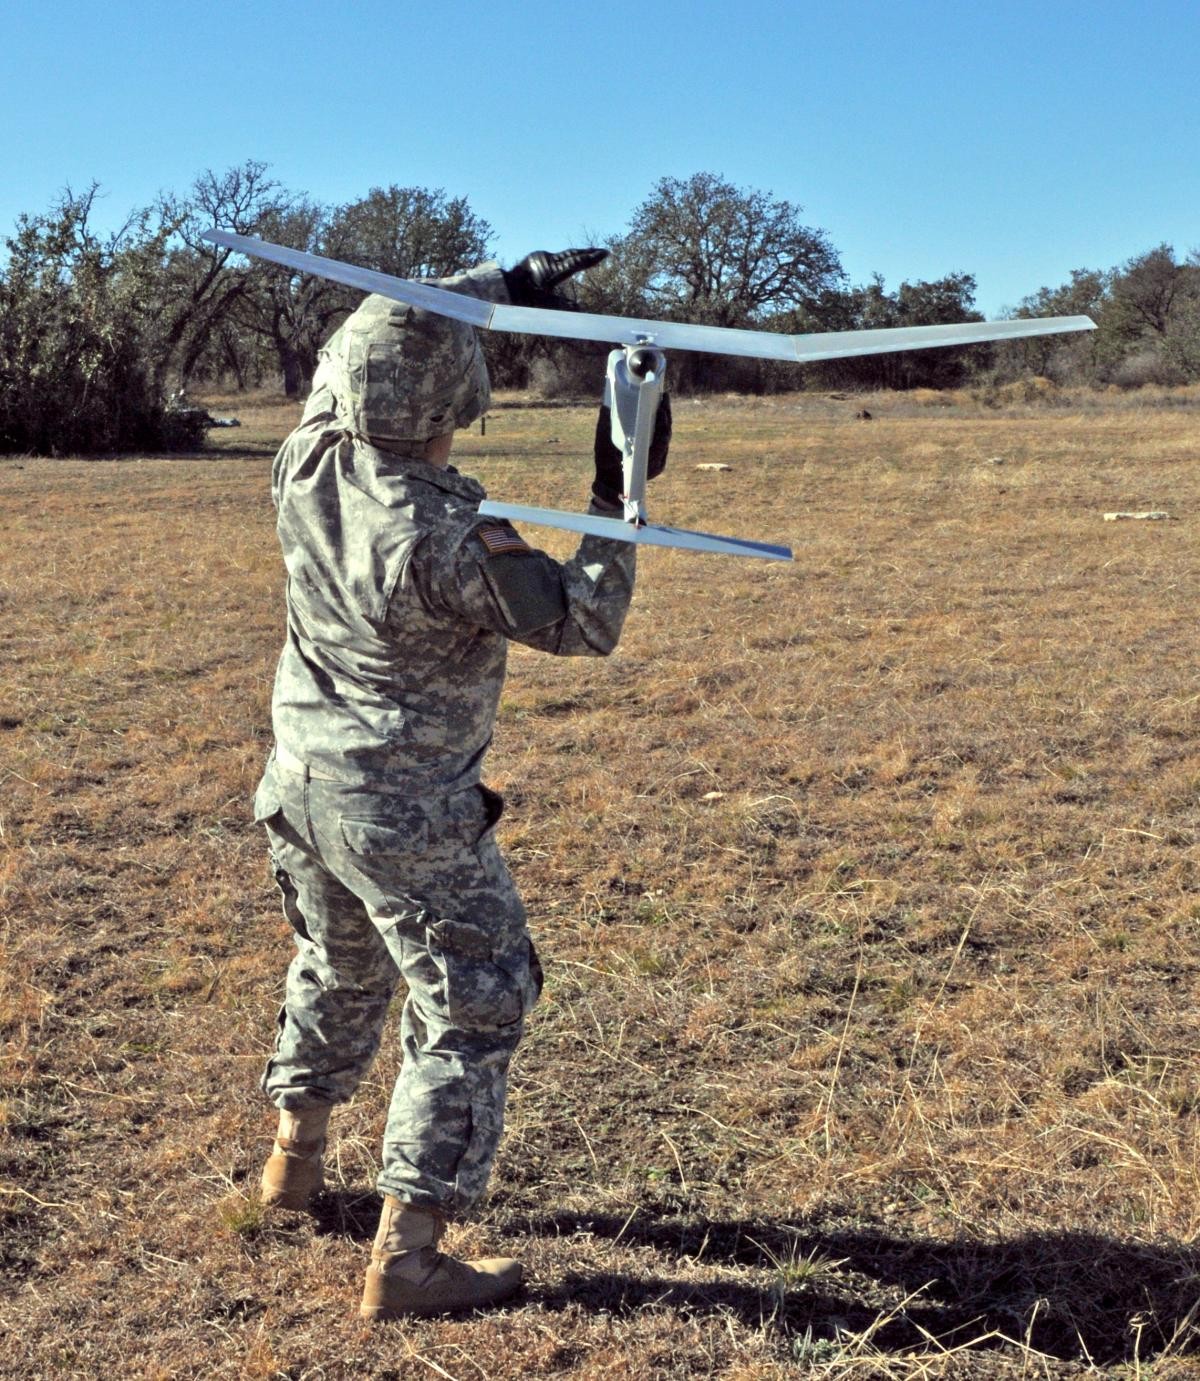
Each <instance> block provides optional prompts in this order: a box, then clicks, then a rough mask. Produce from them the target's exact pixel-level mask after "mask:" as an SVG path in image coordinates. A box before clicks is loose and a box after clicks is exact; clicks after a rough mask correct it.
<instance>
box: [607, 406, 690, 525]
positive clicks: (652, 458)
mask: <svg viewBox="0 0 1200 1381" xmlns="http://www.w3.org/2000/svg"><path fill="white" fill-rule="evenodd" d="M670 445H671V395H670V394H669V393H664V394H663V396H662V397H661V398H660V399H659V402H658V411H657V412H656V413H655V414H654V435H653V436H652V437H651V438H650V454H649V455H648V456H647V457H646V478H647V479H650V480H652V479H655V478H656V477H657V476H658V475H661V474H662V472H663V471H664V470H665V469H666V468H667V450H668V448H669V447H670ZM593 453H594V455H595V459H596V479H595V481H594V483H593V484H592V493H593V494H594V495H595V496H596V498H598V499H599V500H601V502H602V503H607V504H615V505H617V506H619V505H620V503H621V495H622V494H623V493H624V490H625V472H624V470H623V469H622V467H621V452H620V451H618V450H617V448H616V447H615V446H614V445H613V439H612V417H611V416H610V415H609V409H608V408H607V406H605V405H604V404H603V403H602V404H601V405H600V415H599V416H598V417H597V418H596V442H595V447H594V452H593Z"/></svg>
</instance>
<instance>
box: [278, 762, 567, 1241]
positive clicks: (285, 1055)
mask: <svg viewBox="0 0 1200 1381" xmlns="http://www.w3.org/2000/svg"><path fill="white" fill-rule="evenodd" d="M501 807H502V802H501V798H500V797H499V796H497V795H496V793H495V792H492V791H489V790H488V789H487V788H486V787H483V786H473V787H470V788H468V789H466V790H464V791H460V792H457V793H455V794H453V795H451V796H448V797H446V798H443V799H440V800H428V799H424V798H414V797H411V796H401V795H397V794H394V793H384V792H374V791H368V790H364V789H362V788H359V787H352V786H348V785H344V784H342V783H338V782H330V781H325V780H316V779H311V778H310V775H309V774H308V773H307V772H305V771H294V770H291V769H290V768H284V767H282V766H280V765H279V764H278V763H277V762H275V761H274V757H273V758H272V761H271V763H270V764H268V767H267V770H266V773H265V775H264V777H263V780H262V782H261V784H260V785H259V788H258V792H257V794H256V795H255V799H254V815H255V819H256V820H258V821H260V822H261V823H262V824H264V825H265V826H266V830H267V838H268V841H269V844H270V848H271V856H272V862H273V866H274V869H275V877H276V880H277V882H278V883H279V887H280V890H281V891H282V893H283V907H284V913H285V915H286V916H287V918H288V921H289V922H290V923H291V926H292V931H293V939H294V941H295V946H296V954H295V957H294V958H293V960H292V962H291V966H290V967H289V969H288V974H287V990H286V997H285V1001H284V1005H283V1007H282V1009H281V1010H280V1013H279V1030H278V1035H277V1038H276V1042H275V1052H274V1054H273V1055H272V1057H271V1059H270V1061H269V1062H268V1064H267V1068H266V1072H265V1074H264V1075H263V1081H262V1086H263V1090H264V1091H265V1093H266V1094H267V1096H268V1097H269V1098H270V1099H271V1101H272V1102H273V1103H274V1104H275V1105H276V1107H279V1108H286V1109H288V1110H290V1111H293V1112H295V1111H299V1110H300V1109H303V1108H309V1107H313V1106H316V1105H319V1104H322V1103H340V1102H344V1101H346V1100H347V1099H349V1098H350V1096H351V1095H352V1094H353V1093H354V1090H355V1089H356V1088H357V1086H358V1084H359V1081H360V1080H361V1079H362V1077H363V1075H364V1074H365V1073H366V1072H367V1069H368V1068H369V1066H370V1064H371V1061H372V1060H373V1059H374V1057H375V1053H376V1051H377V1050H378V1047H379V1041H380V1038H381V1035H382V1032H383V1026H384V1021H385V1018H386V1015H387V1009H388V1004H389V1002H390V1000H391V997H392V994H393V991H394V990H395V988H396V986H397V981H398V980H399V979H403V980H404V982H405V984H406V985H407V989H408V993H407V997H406V999H405V1002H404V1009H403V1013H402V1015H401V1021H400V1037H401V1047H402V1056H403V1057H402V1063H401V1068H400V1074H399V1077H398V1079H397V1081H396V1087H395V1091H394V1093H393V1095H392V1100H391V1106H390V1108H389V1111H388V1118H387V1126H386V1130H385V1132H384V1139H383V1169H382V1171H381V1173H380V1175H379V1179H378V1187H379V1190H380V1192H381V1193H384V1194H391V1195H393V1196H394V1197H395V1198H397V1199H400V1200H402V1201H404V1202H407V1203H411V1204H415V1205H417V1206H420V1207H424V1208H433V1209H438V1210H440V1211H441V1212H442V1213H444V1214H446V1215H448V1216H455V1215H461V1214H462V1213H464V1212H465V1211H466V1210H468V1209H469V1208H470V1207H471V1206H472V1205H473V1204H474V1203H475V1202H476V1200H478V1198H479V1197H480V1195H481V1194H482V1193H483V1191H484V1188H485V1187H486V1185H487V1180H488V1175H489V1173H490V1171H491V1167H492V1160H493V1158H494V1156H495V1153H496V1146H497V1144H498V1142H499V1140H500V1134H501V1131H502V1129H503V1125H504V1101H505V1094H506V1090H507V1072H508V1065H509V1061H510V1059H511V1057H512V1053H513V1051H514V1050H515V1049H516V1046H517V1043H518V1042H519V1041H520V1039H521V1035H522V1031H523V1027H524V1018H525V1015H526V1013H527V1012H528V1011H529V1009H530V1008H531V1007H532V1006H533V1003H534V1002H535V1001H536V999H537V995H538V993H539V992H540V990H541V969H540V967H539V965H538V962H537V955H536V953H535V952H534V949H533V945H532V943H531V942H530V939H529V933H528V931H527V929H526V924H525V908H524V907H523V905H522V903H521V899H520V897H519V896H518V894H517V890H516V887H515V886H514V885H513V881H512V878H511V877H510V876H509V873H508V869H507V868H506V867H505V865H504V861H503V859H502V858H501V857H500V852H499V850H498V848H497V847H496V842H495V838H494V836H493V832H492V831H493V828H494V826H495V824H496V821H497V819H498V818H499V815H500V810H501Z"/></svg>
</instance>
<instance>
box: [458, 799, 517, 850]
mask: <svg viewBox="0 0 1200 1381" xmlns="http://www.w3.org/2000/svg"><path fill="white" fill-rule="evenodd" d="M503 814H504V797H503V796H501V795H500V793H499V792H498V791H493V790H492V788H491V787H490V786H484V784H483V783H482V782H478V783H476V785H475V786H473V787H471V788H470V789H469V790H467V791H460V792H459V793H458V794H457V795H456V796H454V797H452V798H451V800H450V818H451V819H452V820H453V822H454V825H455V827H456V829H457V831H458V835H459V838H461V839H462V841H463V843H464V844H466V845H467V846H468V847H469V848H471V849H476V848H478V847H479V845H480V844H482V843H483V842H484V840H485V839H487V838H488V837H489V835H491V834H492V833H493V832H494V831H495V828H496V826H497V825H498V824H499V823H500V817H501V816H502V815H503Z"/></svg>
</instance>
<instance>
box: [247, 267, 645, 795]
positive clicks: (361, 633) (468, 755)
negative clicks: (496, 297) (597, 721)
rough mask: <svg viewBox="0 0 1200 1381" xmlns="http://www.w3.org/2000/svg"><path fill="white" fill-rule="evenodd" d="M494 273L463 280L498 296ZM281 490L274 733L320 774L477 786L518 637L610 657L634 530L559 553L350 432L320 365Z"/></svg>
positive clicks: (446, 475) (469, 486)
mask: <svg viewBox="0 0 1200 1381" xmlns="http://www.w3.org/2000/svg"><path fill="white" fill-rule="evenodd" d="M493 272H494V278H495V280H496V283H495V284H493V283H489V282H488V280H487V278H486V276H485V275H486V273H487V270H486V269H485V270H474V271H473V276H466V277H467V282H466V283H465V284H464V285H463V286H464V287H465V290H466V291H477V290H478V289H479V287H480V286H481V285H482V287H483V288H484V289H485V290H484V291H479V292H478V295H480V296H486V295H489V293H488V292H487V291H486V289H487V288H489V287H491V288H495V287H496V285H499V287H498V291H499V293H502V292H503V287H502V280H501V279H500V278H499V273H498V272H495V271H493ZM460 282H462V280H450V281H449V282H448V283H446V286H455V285H457V284H458V283H460ZM272 493H273V498H274V502H275V506H276V509H277V510H278V532H279V539H280V543H281V544H282V547H283V555H284V560H285V563H286V565H287V574H288V581H287V640H286V642H285V645H284V649H283V653H282V655H281V657H280V660H279V665H278V669H277V671H276V676H275V691H274V698H273V702H272V718H273V723H274V730H275V738H276V742H277V743H278V744H279V745H280V746H281V747H282V748H284V749H285V750H286V751H287V752H288V753H290V754H291V755H292V757H294V758H296V759H298V760H300V761H301V762H303V763H305V764H306V765H307V766H308V767H310V768H311V769H312V770H313V771H314V772H315V773H318V774H321V775H324V776H328V777H332V778H334V779H335V780H338V781H344V782H347V783H349V784H351V785H355V786H363V787H370V788H373V789H375V790H384V791H396V792H403V793H411V794H413V795H429V794H437V795H441V794H447V793H449V792H452V791H456V790H460V789H462V788H464V787H467V786H470V785H473V784H474V783H475V782H476V781H477V780H478V778H479V773H480V763H481V760H482V758H483V756H484V753H485V752H486V751H487V747H488V744H489V743H490V741H491V737H492V729H493V724H494V721H495V717H496V709H497V705H498V702H499V698H500V689H501V686H502V684H503V681H504V671H505V658H506V653H507V647H508V641H509V640H510V639H516V640H517V641H518V642H521V643H524V644H526V645H527V646H529V647H534V648H538V649H540V650H542V651H545V652H550V653H554V654H557V655H560V656H603V655H605V654H607V653H608V652H611V651H612V649H613V647H614V646H615V645H616V642H617V639H618V637H619V636H620V632H621V627H622V624H623V623H624V619H625V614H626V611H627V610H628V607H629V601H630V597H631V595H632V592H633V581H634V554H635V551H636V548H635V547H634V545H633V544H632V543H627V542H613V541H610V540H607V539H605V538H600V537H592V536H587V537H585V538H584V539H583V541H582V543H581V544H580V547H579V549H578V551H577V552H576V554H575V556H574V557H573V558H571V560H569V561H566V562H563V563H560V562H557V561H555V560H554V559H553V558H551V557H550V556H548V555H546V554H545V553H544V552H540V551H536V550H534V549H533V548H531V547H529V546H527V545H526V544H525V543H524V542H523V541H522V540H521V538H520V537H519V536H518V535H517V533H516V532H515V530H514V529H513V528H512V527H510V526H509V525H508V524H507V523H501V522H497V521H496V520H495V519H488V518H481V517H480V516H479V513H478V512H477V509H478V506H479V502H480V500H481V499H483V498H484V497H485V494H484V489H483V487H482V485H480V484H479V483H478V482H477V481H475V480H473V479H471V478H469V477H467V476H465V475H461V474H459V473H458V471H456V470H455V469H453V468H446V469H441V468H439V467H436V466H433V465H429V464H427V463H426V462H425V461H422V460H416V459H411V458H408V457H401V456H397V455H395V454H392V453H390V452H385V451H381V450H378V449H377V448H376V447H374V446H371V445H369V444H367V443H366V442H365V441H364V440H363V439H362V438H361V437H356V436H353V435H351V434H350V433H349V432H348V431H347V430H346V429H345V428H344V426H343V425H342V424H341V423H340V422H339V419H338V416H337V413H336V411H335V405H334V403H333V400H332V395H331V393H330V392H329V390H328V389H327V388H325V387H324V386H323V385H322V384H321V380H320V375H319V374H318V377H317V379H316V380H315V381H314V390H313V396H312V397H311V398H310V400H309V403H308V406H307V407H306V409H305V413H304V419H303V421H302V422H301V424H300V426H299V427H297V428H296V430H295V431H294V432H292V434H291V435H290V436H289V437H288V439H287V440H286V441H285V442H284V444H283V446H282V447H281V448H280V451H279V454H278V455H277V457H276V459H275V466H274V471H273V484H272ZM593 511H596V512H606V513H607V512H609V511H610V510H608V509H603V508H600V507H599V506H597V505H595V504H593Z"/></svg>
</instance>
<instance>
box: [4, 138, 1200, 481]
mask: <svg viewBox="0 0 1200 1381" xmlns="http://www.w3.org/2000/svg"><path fill="white" fill-rule="evenodd" d="M95 194H96V188H95V187H93V188H90V189H89V190H88V191H86V192H84V193H82V194H81V193H76V192H72V191H67V192H65V193H64V194H63V195H62V197H61V198H60V199H59V201H58V202H57V204H56V205H55V206H54V207H52V208H51V209H50V210H49V211H48V212H46V213H44V214H40V215H28V216H23V217H22V218H21V219H20V221H19V222H18V225H17V227H16V229H15V231H14V233H13V234H12V236H11V237H9V238H8V239H7V240H6V246H7V255H6V257H5V259H4V260H3V262H0V452H7V453H13V452H32V453H39V454H51V455H66V454H74V453H95V452H112V451H119V450H129V449H159V448H161V449H169V448H170V447H171V446H172V444H173V442H174V441H175V440H176V439H177V438H176V435H175V431H174V424H173V419H172V415H171V411H170V409H169V408H168V405H167V400H168V399H169V398H170V397H172V396H174V395H176V394H178V393H179V392H180V391H182V390H185V389H187V388H189V387H192V386H194V385H197V384H209V385H211V384H215V383H220V384H223V385H227V386H233V387H236V388H238V389H244V388H248V387H252V386H254V387H257V386H262V385H264V384H266V385H274V384H281V385H282V387H283V389H284V391H285V393H286V394H287V395H288V396H289V397H298V396H300V395H301V394H302V393H303V392H304V390H305V389H306V388H307V386H308V382H309V380H310V379H311V377H312V371H313V369H314V367H315V364H316V358H317V351H318V349H319V348H320V345H321V343H322V341H323V340H324V339H325V338H326V337H327V336H328V335H329V333H330V332H331V331H332V330H333V328H334V327H335V326H336V325H337V324H338V322H339V321H340V320H341V319H342V318H343V317H344V315H345V314H346V313H347V312H348V311H350V310H351V309H352V308H353V306H354V305H355V303H356V302H357V300H358V299H359V294H358V293H357V292H355V291H354V290H352V289H348V288H343V287H340V286H338V285H337V284H334V283H329V282H325V281H323V280H318V279H312V278H307V277H299V276H297V275H294V274H291V273H289V272H288V271H287V270H284V269H280V268H276V267H273V266H270V265H267V264H264V263H261V262H255V263H246V262H245V261H244V260H241V259H240V258H239V257H238V256H234V255H231V253H230V252H229V251H228V250H224V249H220V248H217V247H215V246H212V245H209V244H207V243H206V242H204V241H202V240H201V239H200V238H199V236H200V232H201V231H202V230H204V229H205V228H207V227H208V226H210V225H214V224H216V225H221V226H224V227H226V228H229V229H234V230H238V231H241V232H243V233H250V234H260V235H262V236H264V237H265V238H267V239H270V240H274V241H277V242H278V243H281V244H286V245H291V246H294V247H296V248H300V249H306V250H311V251H314V252H317V253H320V254H325V255H329V256H331V257H334V258H340V259H347V260H350V261H352V262H354V263H357V264H362V265H364V266H366V267H369V268H374V269H378V270H381V271H383V272H386V273H394V274H399V275H401V276H404V277H428V276H439V275H444V274H448V273H453V272H455V271H457V270H460V269H463V268H466V267H468V266H470V265H471V264H473V263H477V262H479V261H481V260H483V259H486V258H487V257H488V255H489V253H490V250H491V246H492V242H493V231H492V227H491V226H490V225H489V224H488V222H487V221H485V220H483V219H482V218H481V217H480V216H479V215H477V214H476V213H475V211H474V210H473V209H472V208H471V206H470V204H469V202H468V200H467V198H466V197H452V196H449V195H448V194H447V193H446V192H445V191H443V190H441V189H435V190H431V189H427V188H420V187H399V186H390V187H376V188H372V189H371V190H370V191H369V192H368V193H367V194H366V195H365V196H364V197H362V198H361V199H360V200H358V201H354V202H349V203H347V204H345V205H342V206H327V205H323V204H321V203H319V202H316V201H313V200H312V199H311V198H310V197H308V196H306V195H304V194H302V193H297V192H292V191H289V190H287V189H286V188H284V187H282V186H281V185H280V184H279V183H278V182H276V181H275V180H274V179H272V178H271V177H270V176H269V175H268V170H267V167H266V165H265V164H262V163H258V162H247V163H245V164H243V165H241V166H240V167H236V168H231V169H229V170H228V171H226V172H223V173H215V172H211V171H210V172H206V173H204V174H202V175H201V176H200V177H199V178H198V179H197V180H196V181H195V183H194V184H193V185H192V187H191V188H190V189H189V191H188V192H187V193H186V194H184V195H182V196H179V195H175V194H163V195H161V196H160V197H159V198H158V200H157V201H156V202H155V203H154V205H153V206H150V207H146V208H143V209H140V210H138V211H135V212H134V213H132V214H131V215H130V217H129V219H128V220H127V221H126V223H125V224H124V226H122V228H121V229H120V230H118V231H116V232H114V233H111V234H107V235H100V234H98V233H97V232H96V231H95V229H94V227H93V215H92V212H93V203H94V198H95ZM801 216H802V208H800V207H798V206H796V205H794V204H793V203H791V202H788V201H781V200H777V199H775V198H774V197H772V196H771V194H770V193H768V192H763V191H759V190H755V189H746V188H739V187H736V186H734V185H733V184H732V183H730V182H727V181H726V180H725V179H723V178H721V177H718V176H716V175H714V174H712V173H697V174H695V175H693V176H692V177H690V178H687V179H677V178H664V179H662V180H661V181H660V182H659V183H658V184H657V186H656V187H655V188H654V190H653V191H652V192H651V194H650V195H649V196H648V197H647V199H646V200H645V201H644V202H643V203H642V204H641V205H640V206H639V207H638V208H637V209H636V210H635V211H634V212H633V214H632V216H631V218H630V221H629V225H628V228H627V230H626V231H625V232H624V233H623V234H619V235H615V236H613V237H612V238H611V239H609V240H608V242H607V243H608V245H609V247H610V248H611V249H612V251H613V253H612V256H611V258H610V259H609V260H608V262H607V263H606V264H605V265H604V266H603V267H602V268H601V269H598V270H595V271H593V272H592V273H591V274H590V275H589V276H588V279H587V281H586V282H585V283H583V284H582V285H581V286H580V289H579V295H580V303H581V305H582V306H585V307H587V308H588V309H590V310H593V311H603V312H620V313H627V314H628V313H632V314H638V315H647V316H656V317H666V318H683V319H687V320H691V321H704V322H709V323H712V324H715V325H721V326H742V327H744V326H756V327H761V328H765V329H770V330H781V331H825V330H847V329H853V328H856V327H878V326H906V325H924V324H929V323H933V322H939V321H974V320H980V319H981V316H980V314H979V312H977V311H976V310H975V279H974V277H973V276H972V275H971V274H970V273H966V272H961V271H955V272H948V273H947V274H946V275H945V276H944V277H942V278H939V279H936V280H933V281H929V282H925V281H917V282H903V283H901V284H900V285H899V287H898V288H896V289H895V290H891V291H889V290H888V289H887V288H886V286H885V284H884V282H883V280H882V279H881V278H879V277H878V276H876V277H875V278H874V279H872V281H871V282H869V283H867V284H859V285H852V284H850V283H849V282H848V281H847V278H846V275H845V273H844V272H843V270H842V267H841V262H840V260H839V258H838V254H837V250H836V249H835V247H834V246H833V245H832V243H831V242H830V240H829V237H828V235H827V234H826V233H825V232H824V231H823V230H820V229H817V228H814V227H810V226H807V225H805V224H804V223H803V221H802V219H801ZM541 247H542V246H536V245H530V249H536V248H541ZM545 247H547V248H557V247H558V246H553V245H551V246H545ZM1017 310H1018V314H1020V315H1029V316H1041V315H1057V314H1075V313H1080V312H1086V313H1088V314H1089V315H1091V316H1092V317H1093V318H1094V319H1095V320H1096V321H1097V323H1098V325H1099V328H1100V329H1099V330H1098V331H1097V332H1095V333H1092V334H1089V335H1087V336H1074V337H1069V338H1067V337H1063V338H1055V337H1047V338H1043V339H1038V340H1036V341H1033V342H1031V343H1028V344H1020V345H1007V346H1003V347H1000V346H996V347H990V346H977V347H973V348H971V349H969V350H966V349H960V350H934V351H921V352H914V353H909V354H899V355H889V356H877V357H872V358H868V359H859V360H841V361H832V362H829V363H825V364H820V365H813V366H808V367H806V368H805V369H804V370H802V371H801V370H798V369H797V368H795V367H794V366H784V365H775V364H770V363H766V362H760V361H747V360H733V359H725V358H721V357H717V356H688V355H680V356H679V357H678V358H677V361H676V362H675V363H674V365H673V373H674V385H675V387H676V389H679V390H682V391H685V392H688V391H691V392H700V391H709V390H735V391H744V392H750V393H765V392H774V391H778V390H782V389H795V388H796V387H798V386H799V387H817V388H850V389H858V388H869V389H879V388H895V389H911V388H959V387H963V386H965V385H970V384H978V385H981V386H998V385H1003V384H1005V383H1007V382H1011V381H1012V380H1014V379H1019V378H1022V377H1033V376H1038V377H1045V378H1049V379H1051V380H1052V381H1054V382H1056V383H1070V384H1076V385H1078V384H1092V385H1110V384H1111V385H1117V386H1119V387H1137V386H1139V385H1142V384H1146V383H1155V384H1165V385H1170V384H1177V383H1178V384H1182V383H1188V382H1191V381H1194V380H1196V379H1200V256H1198V255H1197V253H1195V252H1193V253H1191V254H1190V255H1189V256H1188V257H1186V258H1184V259H1181V258H1179V257H1178V256H1177V255H1176V253H1175V250H1174V249H1173V248H1172V247H1171V246H1169V245H1159V246H1157V247H1156V248H1154V249H1151V250H1149V251H1147V252H1146V253H1144V254H1141V255H1138V256H1136V257H1135V258H1132V259H1130V260H1129V261H1127V262H1126V263H1124V264H1121V265H1118V266H1117V267H1115V268H1111V269H1106V270H1092V269H1078V270H1075V271H1074V272H1073V273H1072V275H1071V279H1070V281H1069V282H1068V283H1065V284H1062V285H1060V286H1058V287H1043V288H1040V289H1039V290H1038V291H1037V292H1035V293H1032V294H1031V295H1030V296H1029V297H1027V298H1025V299H1024V300H1023V301H1022V302H1021V303H1020V304H1019V307H1018V309H1017ZM486 346H487V351H488V356H489V362H490V365H491V369H492V375H493V381H494V383H495V384H496V385H497V386H498V387H510V388H533V389H535V390H536V391H537V392H539V393H541V394H543V395H545V396H563V395H566V396H570V395H573V394H578V393H582V392H590V391H591V390H592V389H593V388H594V385H595V378H596V368H595V364H594V361H595V358H596V357H597V356H598V355H600V354H602V353H603V347H602V346H594V347H592V346H587V345H571V344H565V343H562V342H552V341H546V340H541V339H537V338H527V337H513V336H504V335H500V334H497V335H495V336H491V337H489V338H488V339H487V341H486Z"/></svg>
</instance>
